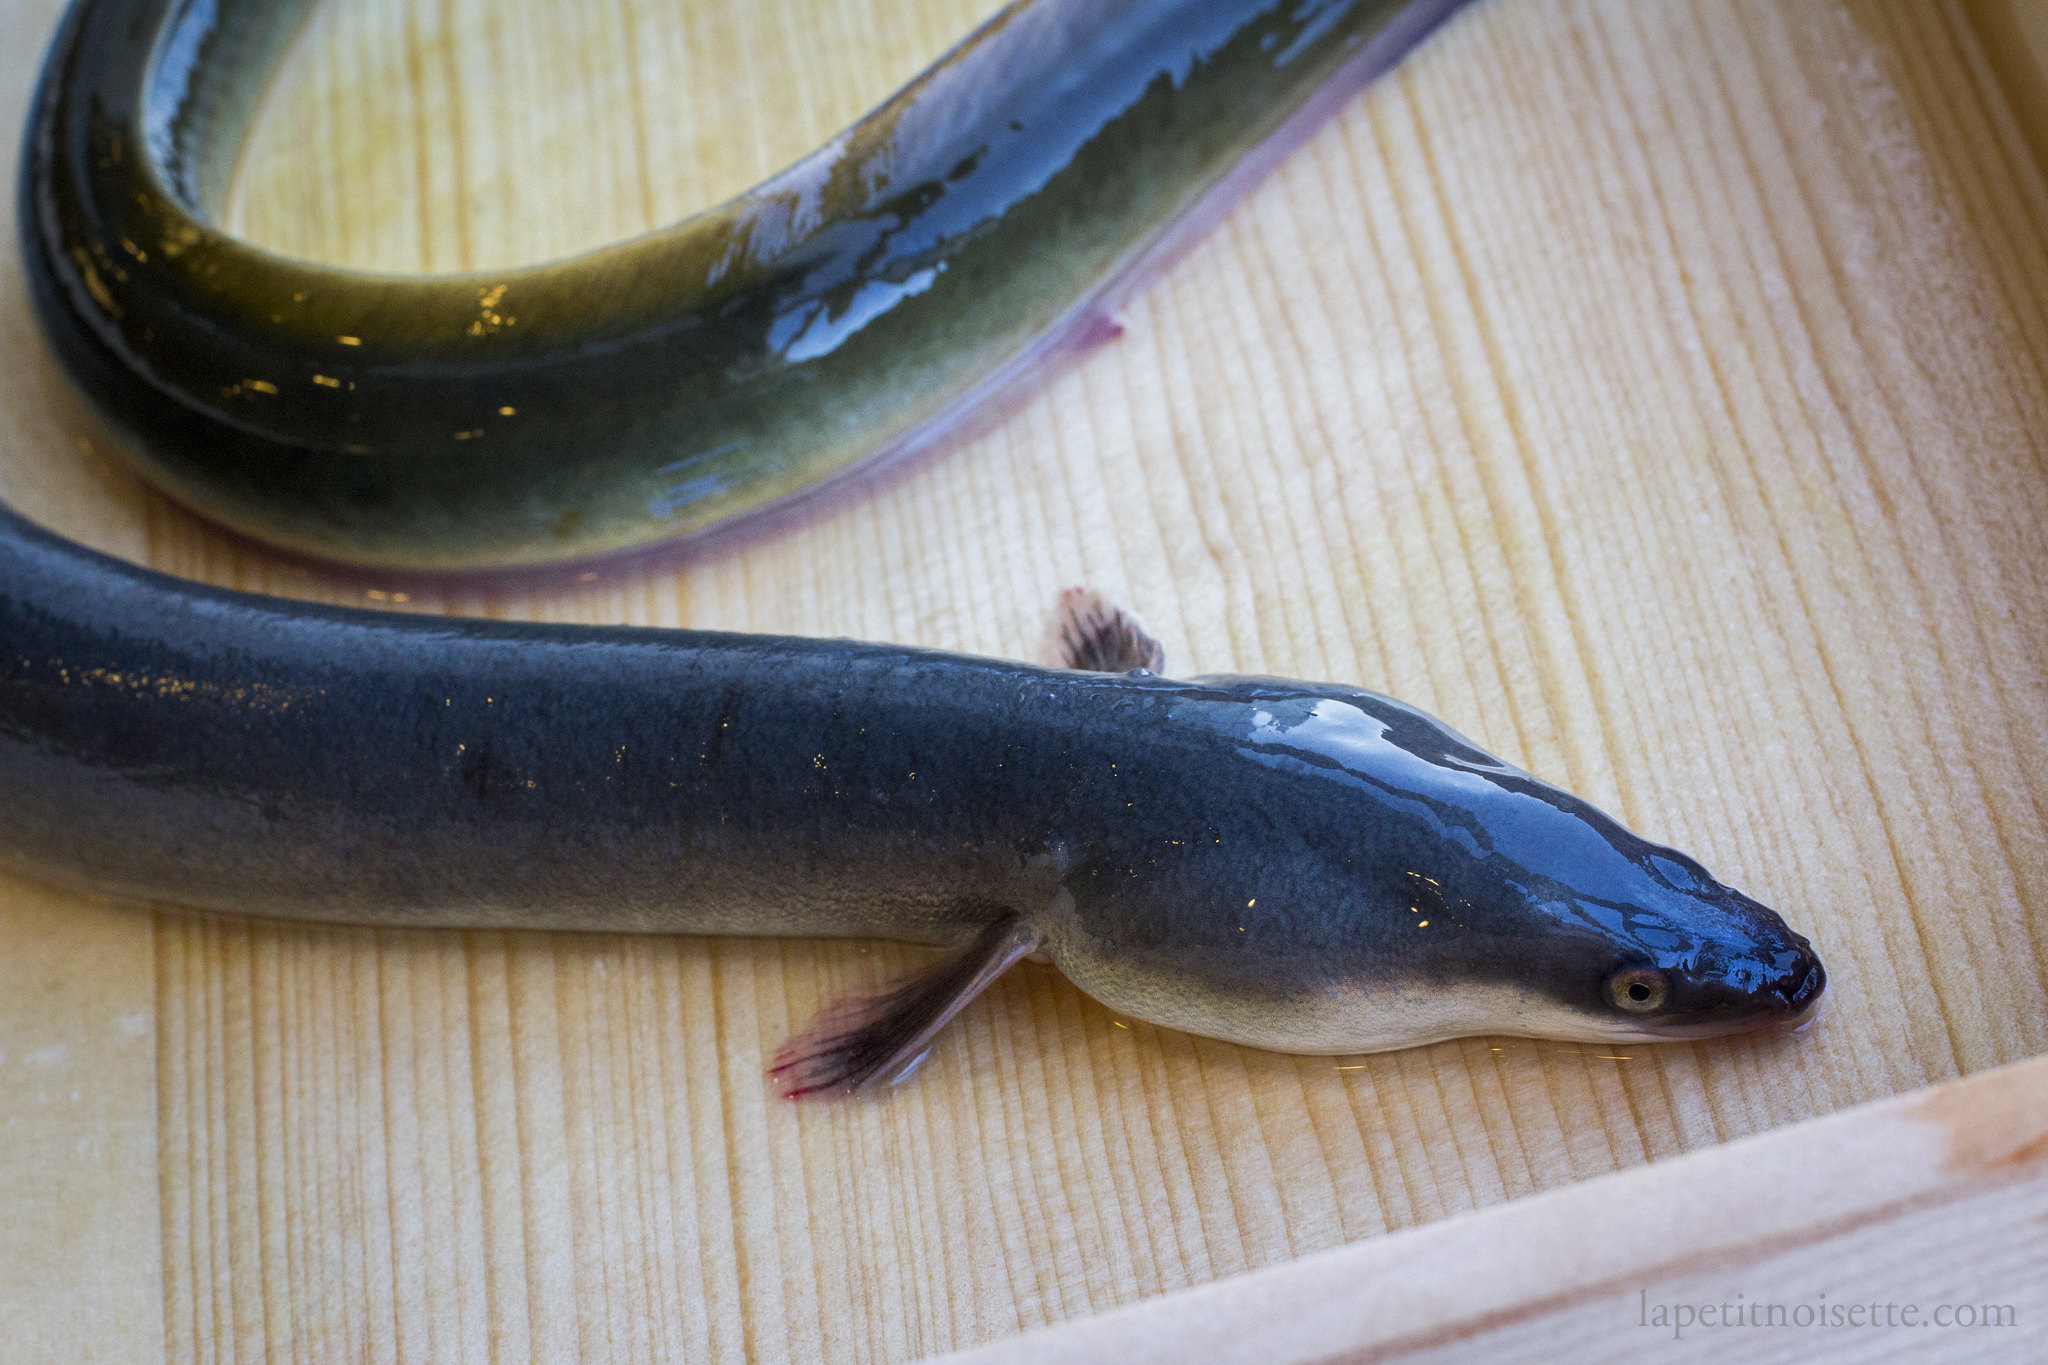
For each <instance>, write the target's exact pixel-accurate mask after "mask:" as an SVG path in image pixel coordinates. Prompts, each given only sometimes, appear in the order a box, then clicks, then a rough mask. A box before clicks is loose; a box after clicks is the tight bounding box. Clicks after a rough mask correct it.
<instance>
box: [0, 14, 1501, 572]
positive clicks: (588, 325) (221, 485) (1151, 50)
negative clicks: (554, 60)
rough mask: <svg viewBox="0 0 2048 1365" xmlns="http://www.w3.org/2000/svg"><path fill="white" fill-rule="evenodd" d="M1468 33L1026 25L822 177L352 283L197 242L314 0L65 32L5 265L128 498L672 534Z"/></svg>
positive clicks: (921, 86)
mask: <svg viewBox="0 0 2048 1365" xmlns="http://www.w3.org/2000/svg"><path fill="white" fill-rule="evenodd" d="M1460 2H1461V0H1148V3H1142V4H1122V3H1118V4H1103V3H1098V0H1020V3H1017V4H1012V5H1011V6H1009V7H1008V8H1006V9H1004V10H1003V11H1002V12H1001V13H999V14H998V15H996V17H995V18H993V19H992V20H990V21H989V22H988V23H987V24H986V25H984V26H983V27H982V28H981V29H980V30H978V31H977V32H975V33H974V34H973V35H971V36H970V37H968V38H967V39H966V40H965V41H964V42H962V43H961V44H959V45H958V46H957V47H956V48H954V49H953V50H952V51H951V52H950V53H948V54H947V55H946V56H944V57H943V58H941V59H940V60H939V61H938V62H937V63H936V64H935V65H934V66H933V67H932V68H931V69H930V70H928V71H926V72H925V73H924V74H923V75H922V76H920V77H918V78H917V79H916V80H915V81H913V82H912V83H911V84H910V85H909V86H908V87H906V88H905V89H904V90H903V91H902V92H901V93H899V94H897V95H896V96H895V97H894V98H892V99H890V100H889V101H887V102H886V103H884V104H883V105H881V106H880V107H879V108H877V109H876V110H875V111H874V112H873V113H871V114H870V115H868V116H867V117H866V118H864V119H862V120H861V121H860V122H858V123H856V124H854V125H853V126H852V127H850V128H848V129H846V130H845V131H844V132H842V133H841V134H839V135H838V136H837V137H835V138H833V139H832V140H831V141H830V142H828V143H827V144H826V145H825V146H824V147H822V148H820V149H819V150H818V151H816V152H815V153H813V154H812V155H810V156H808V157H806V158H804V159H803V160H801V161H799V162H797V163H796V164H795V165H793V166H791V167H790V168H789V169H787V170H786V171H783V172H782V173H781V174H779V175H776V176H774V177H772V178H771V179H769V180H767V181H766V182H764V183H763V184H761V185H759V186H757V187H756V188H754V189H753V190H750V191H748V192H747V193H745V194H742V195H740V196H739V197H738V198H736V199H733V200H732V201H730V202H728V203H726V204H723V205H720V206H719V207H717V208H714V209H711V210H710V211H708V212H705V213H702V214H699V215H697V216H695V217H692V218H689V219H687V220H685V221H683V222H681V223H678V224H676V225H674V226H672V227H669V228H666V229H663V230H660V231H657V232H652V233H649V234H647V235H645V236H641V237H638V238H634V239H632V240H630V241H626V242H622V243H619V244H616V245H612V246H608V247H604V248H601V249H599V250H595V251H591V252H587V253H585V254H583V255H579V256H575V257H572V258H569V259H566V260H562V261H557V262H554V263H551V264H545V265H536V266H531V267H526V268H521V269H514V270H504V271H489V272H478V273H474V274H465V275H443V276H410V275H388V274H385V275H380V274H371V273H366V272H360V271H350V270H341V269H335V268H331V267H326V266H321V265H317V264H313V263H309V262H306V261H301V260H293V259H288V258H286V257H283V256H280V255H277V254H274V253H272V252H268V251H265V250H262V249H259V248H257V247H254V246H252V245H250V244H248V243H245V242H242V241H239V240H236V239H235V238H233V237H230V236H228V235H226V234H225V233H223V232H222V231H221V230H220V229H219V228H217V227H216V226H215V225H214V223H213V221H212V215H213V214H214V213H215V212H216V211H217V209H218V208H219V205H220V203H221V201H222V198H223V196H224V194H225V191H226V187H227V182H228V178H229V173H230V171H231V169H232V165H233V159H234V155H235V152H236V151H237V149H238V148H239V146H240V144H241V141H242V133H243V131H244V129H245V127H246V125H247V122H248V119H249V117H250V116H251V114H252V111H253V109H254V106H255V104H256V103H257V98H258V95H259V93H260V91H261V89H262V86H263V82H264V79H265V78H266V76H267V75H268V72H269V70H270V68H271V67H272V66H273V65H274V64H275V61H276V59H277V58H278V56H279V54H280V53H281V52H282V51H283V49H284V48H285V47H286V46H287V45H288V43H289V42H290V40H291V38H292V36H293V35H294V34H295V33H296V32H297V30H298V27H299V23H300V20H301V18H302V16H303V13H304V11H305V9H306V7H307V0H74V3H73V5H72V6H71V9H70V10H69V12H68V13H67V14H66V16H65V18H64V20H63V23H62V25H61V27H60V28H59V30H58V32H57V35H56V37H55V38H54V40H53V41H52V43H51V47H50V51H49V54H48V57H47V60H46V64H45V67H44V71H43V77H42V81H41V85H40V87H39V89H38V91H37V94H36V96H35V99H34V102H33V105H32V109H31V117H30V123H29V127H28V132H27V141H26V146H25V148H24V155H23V157H22V168H23V170H22V182H21V198H22V208H23V212H22V217H21V226H22V235H23V245H24V247H25V256H26V261H27V269H28V278H29V282H30V287H31V292H32V295H33V297H34V299H35V303H36V307H37V310H38V312H39V314H40V316H41V318H42V322H43V325H44V328H45V330H46V331H47V332H48V333H49V335H50V338H51V340H52V343H53V345H54V346H55V348H56V350H57V352H58V353H59V354H60V355H61V356H62V358H63V360H64V363H65V365H66V367H67V368H68V369H69V370H70V372H71V373H72V374H73V375H74V376H75V377H76V378H77V380H78V381H79V382H80V384H81V385H82V386H83V387H84V388H85V390H86V391H87V392H88V393H90V394H91V395H92V397H93V398H94V399H95V400H97V402H98V404H99V406H100V407H101V408H102V409H104V410H105V411H106V412H107V413H109V414H110V415H111V416H112V417H113V418H115V419H116V420H117V421H119V422H121V423H124V424H126V425H127V426H129V427H131V428H132V429H133V430H135V431H136V432H137V433H139V435H140V438H141V440H140V448H139V449H138V450H136V451H133V452H129V454H130V457H131V458H133V459H136V460H138V461H139V462H140V467H141V472H142V473H143V474H144V475H146V476H147V477H148V478H149V479H150V480H152V481H153V482H155V483H156V484H157V485H158V486H160V487H161V488H163V489H164V490H165V491H167V492H168V493H169V494H170V495H171V496H173V497H174V498H176V499H177V500H179V501H180V502H182V503H184V504H186V505H187V506H189V507H191V508H193V509H195V510H196V511H198V512H199V513H201V514H202V515H204V516H206V517H208V518H211V519H212V520H215V521H217V522H220V523H221V524H223V525H226V526H228V527H231V528H233V529H234V530H236V531H239V532H242V533H244V534H246V535H248V536H251V537H254V538H256V539H258V540H262V541H265V542H268V543H270V544H273V545H276V546H280V547H284V548H287V549H290V550H293V551H296V552H299V553H302V554H306V555H311V556H315V557H319V558H324V559H330V560H337V561H346V562H351V563H357V564H364V565H371V566H378V567H383V568H399V569H427V570H439V569H475V568H489V567H495V566H508V565H518V564H538V563H547V562H556V561H562V560H568V559H574V558H582V557H588V556H592V555H597V554H602V553H606V552H611V551H616V550H621V549H625V548H629V547H634V546H641V545H646V544H650V543H653V542H658V541H662V540H666V539H671V538H674V537H677V536H682V535H686V534H689V533H692V532H696V531H701V530H704V529H706V528H708V527H711V526H714V525H717V524H720V523H724V522H728V521H730V520H731V519H733V518H734V517H737V516H741V515H745V514H748V513H751V512H755V511H758V510H760V509H762V508H765V507H767V506H770V505H772V504H775V503H777V502H779V501H781V500H783V499H786V498H789V497H791V496H793V495H796V494H798V493H801V492H803V491H805V490H808V489H815V488H817V487H819V486H821V485H822V484H825V483H827V482H830V481H832V480H834V479H836V478H838V477H840V476H842V475H844V474H846V473H847V472H848V471H851V470H854V469H856V468H858V467H861V466H863V465H865V464H867V463H870V462H872V461H874V460H876V459H878V458H880V457H883V456H886V455H888V454H891V453H893V452H899V451H901V450H904V449H906V448H908V447H910V446H914V445H917V444H921V443H925V442H928V441H930V440H932V439H934V438H935V437H936V436H937V435H938V434H939V433H940V432H941V431H942V430H943V429H944V428H945V427H946V426H947V424H948V423H949V422H951V421H953V420H954V419H955V418H957V417H958V416H959V415H960V414H961V413H962V412H964V411H965V410H966V409H967V408H968V407H970V406H972V405H973V404H974V403H975V402H976V401H977V400H979V399H981V398H983V397H985V396H987V395H988V394H989V393H990V392H991V391H993V390H994V389H996V388H999V387H1001V386H1003V385H1005V384H1006V383H1009V382H1011V381H1013V380H1015V379H1016V378H1017V377H1018V376H1019V375H1021V374H1022V373H1024V372H1026V371H1028V370H1029V369H1030V368H1031V367H1032V366H1033V365H1034V364H1035V363H1036V362H1038V361H1040V360H1043V359H1045V358H1046V357H1048V356H1049V355H1050V354H1052V353H1053V352H1054V351H1056V350H1057V349H1058V348H1059V346H1060V345H1061V343H1062V342H1071V341H1073V340H1075V339H1076V338H1078V337H1080V336H1083V335H1085V334H1086V333H1087V332H1088V331H1089V330H1090V328H1091V326H1094V327H1098V328H1099V327H1100V326H1101V325H1102V322H1103V318H1104V316H1105V314H1104V312H1103V310H1104V309H1105V308H1107V307H1109V306H1111V305H1113V304H1114V302H1115V301H1116V300H1117V298H1119V297H1120V296H1121V295H1122V294H1123V293H1124V292H1127V291H1128V290H1129V289H1131V288H1133V287H1135V284H1136V283H1137V281H1138V280H1139V278H1140V277H1141V276H1143V275H1144V274H1145V273H1146V269H1147V267H1148V265H1151V264H1156V263H1157V262H1158V261H1159V260H1160V259H1161V258H1162V257H1163V255H1164V254H1166V253H1167V252H1168V250H1169V249H1170V248H1171V247H1172V246H1173V245H1174V244H1175V243H1176V242H1180V241H1184V240H1186V239H1187V238H1188V237H1189V236H1190V235H1192V234H1193V233H1195V232H1198V231H1199V230H1200V229H1201V228H1202V227H1203V226H1205V225H1206V222H1207V221H1208V220H1209V219H1211V218H1213V216H1214V215H1215V213H1216V212H1218V211H1219V210H1220V206H1221V205H1222V204H1223V203H1224V202H1226V201H1227V200H1228V199H1229V198H1230V197H1231V196H1232V195H1233V194H1235V193H1236V192H1238V191H1239V190H1240V189H1241V188H1242V187H1243V186H1244V185H1245V184H1246V183H1248V182H1249V181H1250V180H1251V179H1253V178H1255V177H1256V175H1257V174H1258V173H1259V172H1260V171H1261V170H1262V169H1263V168H1264V167H1265V166H1266V165H1268V164H1270V163H1271V161H1272V160H1274V159H1275V158H1276V157H1277V155H1278V154H1279V152H1280V151H1281V150H1283V149H1284V147H1285V146H1286V145H1287V144H1288V143H1289V142H1291V141H1293V140H1297V139H1298V138H1299V137H1300V136H1301V135H1303V133H1304V132H1305V130H1306V129H1307V128H1308V127H1309V126H1310V125H1311V124H1312V123H1313V122H1314V121H1315V119H1316V118H1317V117H1319V116H1320V115H1321V114H1322V113H1325V112H1327V111H1328V110H1330V109H1332V108H1334V107H1335V105H1336V104H1337V103H1338V102H1339V101H1340V100H1341V98H1342V97H1343V96H1344V95H1345V94H1348V93H1349V92H1350V91H1351V90H1353V89H1355V88H1356V87H1357V86H1358V85H1359V84H1361V83H1362V82H1363V81H1364V80H1366V79H1367V78H1369V77H1370V76H1372V75H1373V74H1375V73H1376V72H1378V71H1380V70H1383V69H1384V68H1386V67H1388V66H1390V65H1391V64H1393V63H1394V62H1395V61H1397V60H1398V59H1399V58H1400V57H1401V56H1402V55H1403V54H1405V53H1406V52H1407V51H1408V50H1410V49H1411V48H1412V47H1413V46H1414V45H1415V44H1416V43H1417V42H1419V41H1421V39H1422V38H1423V37H1424V36H1425V35H1427V34H1428V33H1429V31H1430V30H1431V29H1432V28H1433V27H1434V26H1435V25H1436V24H1437V23H1439V22H1440V21H1441V20H1442V19H1443V18H1444V17H1445V16H1446V15H1448V14H1449V13H1451V12H1452V11H1453V10H1455V9H1456V8H1457V6H1458V4H1459V3H1460Z"/></svg>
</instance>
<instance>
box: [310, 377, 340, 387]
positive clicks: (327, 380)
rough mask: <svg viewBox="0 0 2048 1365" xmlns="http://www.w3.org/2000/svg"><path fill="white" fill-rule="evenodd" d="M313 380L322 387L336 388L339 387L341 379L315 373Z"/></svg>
mask: <svg viewBox="0 0 2048 1365" xmlns="http://www.w3.org/2000/svg"><path fill="white" fill-rule="evenodd" d="M313 382H314V383H315V384H318V385H319V386H320V387H321V388H323V389H338V388H340V387H341V381H340V380H339V379H336V378H335V377H334V376H332V375H326V374H316V375H314V376H313Z"/></svg>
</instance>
